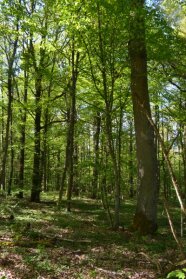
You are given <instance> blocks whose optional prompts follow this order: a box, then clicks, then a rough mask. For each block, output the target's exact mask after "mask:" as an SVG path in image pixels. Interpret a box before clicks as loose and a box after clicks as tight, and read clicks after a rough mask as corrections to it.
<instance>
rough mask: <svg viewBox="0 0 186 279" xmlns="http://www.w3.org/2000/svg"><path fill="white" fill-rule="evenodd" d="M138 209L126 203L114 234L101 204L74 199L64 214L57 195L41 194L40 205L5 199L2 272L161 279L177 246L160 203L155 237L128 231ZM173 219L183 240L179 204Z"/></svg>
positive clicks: (0, 221)
mask: <svg viewBox="0 0 186 279" xmlns="http://www.w3.org/2000/svg"><path fill="white" fill-rule="evenodd" d="M134 209H135V205H134V202H133V201H132V200H125V201H124V202H123V204H122V206H121V216H120V220H121V226H120V228H119V230H117V231H115V230H113V229H112V228H111V227H110V224H109V220H108V218H107V213H106V212H105V210H104V209H103V206H102V203H101V201H93V200H91V199H85V198H84V199H74V200H73V201H72V211H71V212H66V209H65V202H64V203H63V204H62V206H61V208H60V209H58V207H57V194H56V195H55V194H54V193H47V194H43V195H42V202H41V203H31V202H29V198H28V197H25V198H24V199H22V200H18V199H16V198H15V197H8V198H7V199H4V200H1V204H0V214H1V215H0V250H1V251H0V252H1V258H0V267H1V269H2V270H4V271H5V272H10V273H11V274H12V275H11V276H13V278H24V279H26V278H40V277H39V276H41V275H42V276H43V277H42V278H63V277H64V278H112V277H111V275H110V274H116V276H115V277H113V278H129V277H123V276H124V275H123V274H125V275H126V274H127V272H128V274H132V273H134V272H140V271H139V270H143V269H144V270H147V273H148V272H149V271H150V272H152V273H153V274H154V277H152V278H158V276H160V271H161V265H162V267H163V268H164V269H165V267H167V266H168V265H169V263H170V262H172V261H173V260H175V259H176V255H175V253H177V252H178V251H177V250H178V249H177V246H176V244H175V241H174V239H173V237H172V235H171V232H170V229H169V225H168V222H167V218H166V215H165V212H164V209H163V206H162V205H161V204H160V206H159V217H158V220H159V225H160V227H159V230H158V232H157V233H156V234H155V235H153V236H141V235H139V234H138V233H136V232H131V231H130V229H129V228H130V225H131V221H132V218H133V214H134ZM111 210H112V208H111ZM171 214H172V216H173V221H174V223H175V228H176V230H177V233H178V235H179V233H180V223H179V222H180V211H179V208H178V207H177V206H176V205H173V206H172V207H171ZM11 215H13V216H14V218H10V217H11ZM183 244H184V243H183ZM175 251H177V252H175ZM177 255H178V256H179V254H178V253H177ZM159 266H160V267H159ZM136 270H137V271H136ZM122 272H124V273H122ZM72 274H75V275H73V276H74V277H73V276H72ZM0 275H1V273H0ZM3 276H4V275H3ZM16 276H17V277H16ZM47 276H48V277H47ZM52 276H54V277H52ZM62 276H63V277H62ZM120 276H121V277H120ZM126 276H127V275H126ZM0 278H1V277H0ZM5 278H6V277H5ZM7 278H9V277H7ZM138 278H140V277H138Z"/></svg>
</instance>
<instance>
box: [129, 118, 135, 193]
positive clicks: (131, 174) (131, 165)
mask: <svg viewBox="0 0 186 279" xmlns="http://www.w3.org/2000/svg"><path fill="white" fill-rule="evenodd" d="M129 125H130V132H129V133H130V134H129V163H128V167H129V187H130V188H129V196H130V198H133V197H134V163H133V160H134V158H133V152H134V150H133V140H134V139H133V124H132V120H130V124H129Z"/></svg>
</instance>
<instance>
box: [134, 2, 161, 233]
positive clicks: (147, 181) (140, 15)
mask: <svg viewBox="0 0 186 279" xmlns="http://www.w3.org/2000/svg"><path fill="white" fill-rule="evenodd" d="M129 56H130V63H131V92H132V102H133V111H134V125H135V134H136V148H137V161H138V189H137V206H136V212H135V216H134V222H133V226H134V228H135V229H136V230H139V231H140V232H141V233H142V234H148V233H153V232H155V231H156V229H157V201H158V181H157V174H158V171H157V155H156V148H155V137H154V130H153V127H152V125H151V124H150V122H149V120H148V117H147V115H148V116H149V117H151V109H150V101H149V94H148V81H147V53H146V42H145V7H144V1H143V0H132V1H131V10H130V41H129Z"/></svg>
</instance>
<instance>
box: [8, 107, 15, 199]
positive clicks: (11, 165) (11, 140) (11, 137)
mask: <svg viewBox="0 0 186 279" xmlns="http://www.w3.org/2000/svg"><path fill="white" fill-rule="evenodd" d="M10 118H11V119H10V146H11V147H10V148H11V152H10V155H11V157H10V175H9V181H8V189H7V194H8V195H11V192H12V182H13V174H14V146H13V131H12V111H11V117H10Z"/></svg>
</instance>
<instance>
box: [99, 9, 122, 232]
mask: <svg viewBox="0 0 186 279" xmlns="http://www.w3.org/2000/svg"><path fill="white" fill-rule="evenodd" d="M97 12H98V36H99V51H100V60H101V75H102V85H103V97H104V101H105V121H106V124H105V130H106V136H107V140H108V147H109V153H110V157H111V160H112V165H113V172H114V191H115V193H114V195H115V197H114V200H115V209H114V228H115V229H117V228H118V227H119V223H120V220H119V214H120V172H119V166H118V161H117V156H116V150H115V148H114V141H113V134H112V117H111V112H112V106H113V94H114V83H115V80H114V77H112V86H111V87H112V88H111V89H110V90H109V89H108V83H107V81H108V80H107V72H106V68H107V67H106V58H105V49H104V42H103V37H102V21H101V10H100V6H99V4H98V5H97Z"/></svg>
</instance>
